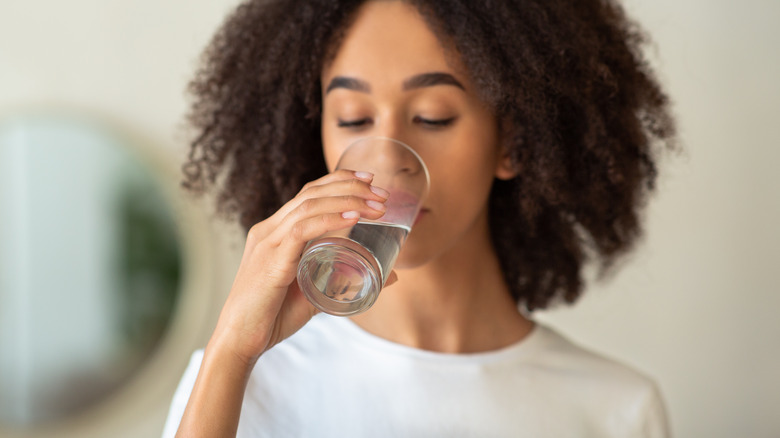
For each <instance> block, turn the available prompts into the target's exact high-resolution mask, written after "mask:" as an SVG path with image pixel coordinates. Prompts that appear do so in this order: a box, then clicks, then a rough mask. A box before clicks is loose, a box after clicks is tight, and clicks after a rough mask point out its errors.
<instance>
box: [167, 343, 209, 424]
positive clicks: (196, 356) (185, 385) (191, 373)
mask: <svg viewBox="0 0 780 438" xmlns="http://www.w3.org/2000/svg"><path fill="white" fill-rule="evenodd" d="M201 362H203V350H198V351H196V352H195V353H193V354H192V357H191V358H190V363H189V365H187V369H186V370H185V371H184V375H183V376H182V378H181V380H180V381H179V386H178V387H177V388H176V392H175V393H174V394H173V401H171V407H170V409H169V410H168V418H167V420H165V427H164V428H163V433H162V438H174V437H175V436H176V431H177V430H178V429H179V423H181V417H182V415H184V409H185V408H186V407H187V401H189V399H190V394H191V393H192V388H193V387H194V386H195V379H197V377H198V372H199V371H200V364H201Z"/></svg>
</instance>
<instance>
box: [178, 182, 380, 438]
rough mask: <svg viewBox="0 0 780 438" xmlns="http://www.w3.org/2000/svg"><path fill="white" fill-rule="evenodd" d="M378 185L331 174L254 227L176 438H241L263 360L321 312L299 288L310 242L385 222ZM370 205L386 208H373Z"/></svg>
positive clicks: (304, 189) (304, 190) (311, 185)
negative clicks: (247, 398) (251, 386)
mask: <svg viewBox="0 0 780 438" xmlns="http://www.w3.org/2000/svg"><path fill="white" fill-rule="evenodd" d="M372 178H373V176H372V175H370V174H363V173H356V172H351V171H347V170H340V171H336V172H334V173H332V174H329V175H326V176H324V177H322V178H320V179H318V180H316V181H313V182H311V183H309V184H307V185H306V186H304V188H303V189H302V190H301V192H300V193H299V194H298V195H297V196H296V197H295V198H293V199H292V200H291V201H290V202H288V203H287V204H285V205H284V206H283V207H282V208H281V209H279V211H277V212H276V213H275V214H274V215H273V216H271V217H270V218H268V219H266V220H265V221H263V222H260V223H258V224H256V225H255V226H253V227H252V229H251V230H250V231H249V234H248V235H247V242H246V245H245V248H244V255H243V256H242V259H241V264H240V266H239V268H238V272H237V274H236V278H235V280H234V282H233V286H232V288H231V290H230V294H229V295H228V299H227V301H226V302H225V305H224V307H223V308H222V312H221V313H220V316H219V320H218V322H217V327H216V328H215V330H214V333H213V334H212V336H211V339H210V340H209V343H208V345H207V346H206V350H205V353H204V355H203V361H202V364H201V367H200V371H199V372H198V377H197V378H196V380H195V385H194V387H193V389H192V393H191V395H190V398H189V401H188V402H187V407H186V409H185V410H184V415H183V416H182V419H181V423H180V424H179V429H178V432H177V434H176V436H177V437H187V438H191V437H234V436H235V435H236V430H237V428H238V420H239V415H240V413H241V405H242V402H243V398H244V391H245V390H246V385H247V381H248V379H249V375H250V373H251V372H252V369H253V367H254V365H255V363H257V360H258V359H259V358H260V355H261V354H263V353H264V352H265V351H267V350H268V349H269V348H271V347H273V346H274V345H276V344H277V343H279V342H281V341H282V340H284V339H285V338H287V337H288V336H290V335H292V334H293V333H295V332H296V331H297V330H298V329H300V328H301V327H302V326H303V325H304V324H306V322H308V321H309V320H310V319H311V317H312V316H313V315H314V314H315V313H316V310H315V308H314V306H312V305H311V304H310V303H309V302H308V300H306V298H305V296H304V295H303V293H302V292H301V290H300V288H299V287H298V284H297V282H296V281H295V276H296V272H297V267H298V262H299V260H300V257H301V253H302V252H303V249H304V247H305V245H306V243H307V242H308V241H309V240H311V239H314V238H316V237H318V236H321V235H322V234H325V233H326V232H329V231H335V230H338V229H343V228H346V227H350V226H352V225H354V224H355V223H357V221H358V219H359V218H360V217H364V218H369V219H378V218H379V217H381V216H382V214H384V205H383V203H384V201H386V200H387V195H386V192H384V191H383V190H381V189H379V190H377V188H375V187H373V186H371V185H370V183H371V180H372ZM367 201H378V202H380V203H382V204H380V205H381V207H379V208H378V209H375V208H371V207H370V206H369V205H368V204H367ZM373 205H375V206H376V205H377V204H373Z"/></svg>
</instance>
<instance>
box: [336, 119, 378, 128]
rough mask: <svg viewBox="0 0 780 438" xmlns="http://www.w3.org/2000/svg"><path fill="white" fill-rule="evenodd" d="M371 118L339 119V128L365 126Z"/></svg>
mask: <svg viewBox="0 0 780 438" xmlns="http://www.w3.org/2000/svg"><path fill="white" fill-rule="evenodd" d="M370 121H371V119H368V118H365V119H358V120H341V119H339V122H338V127H339V128H357V127H360V126H363V125H365V124H367V123H368V122H370Z"/></svg>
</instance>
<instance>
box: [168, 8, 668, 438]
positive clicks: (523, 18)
mask: <svg viewBox="0 0 780 438" xmlns="http://www.w3.org/2000/svg"><path fill="white" fill-rule="evenodd" d="M640 40H641V38H640V37H639V34H637V33H636V32H635V31H634V30H633V27H632V25H631V23H630V22H628V21H627V20H626V18H625V17H624V16H623V15H622V12H621V10H620V8H619V7H618V6H616V5H614V4H612V3H610V2H608V1H599V0H589V1H576V2H574V1H557V2H552V1H539V2H533V1H511V2H510V1H500V2H499V1H496V2H491V1H484V2H473V1H466V0H464V1H461V2H455V1H447V2H441V1H376V0H374V1H367V2H364V1H353V2H343V1H340V2H333V1H325V0H321V1H314V0H309V1H292V2H290V1H284V2H282V1H251V0H250V1H248V2H247V3H245V4H243V5H241V6H240V7H239V8H238V9H237V11H236V12H235V13H234V14H233V15H232V16H231V17H230V19H229V20H228V21H227V22H226V23H225V24H224V26H223V27H222V29H221V31H220V32H219V33H218V34H217V36H216V37H215V39H214V41H213V42H212V44H211V46H210V48H209V50H208V51H207V52H206V56H205V64H204V67H203V68H202V69H201V70H200V72H199V74H198V76H197V77H196V79H195V81H194V82H193V84H192V91H193V92H194V94H195V96H196V102H195V106H194V109H193V113H192V120H193V122H194V124H195V126H197V127H198V128H199V129H200V136H199V137H197V138H196V140H195V141H194V142H193V145H192V152H191V155H190V161H189V163H188V164H187V165H186V166H185V172H186V177H187V178H186V185H187V186H188V187H189V188H191V189H193V190H194V191H196V192H202V191H203V190H205V189H206V188H208V187H209V186H211V185H213V184H214V182H215V181H216V179H217V177H224V183H222V184H221V185H219V189H220V197H219V200H220V208H221V210H222V211H224V212H235V213H238V215H239V218H240V221H241V223H242V224H243V226H244V227H245V228H246V229H247V230H248V235H247V242H246V247H245V251H244V255H243V258H242V261H241V265H240V267H239V269H238V273H237V274H236V278H235V282H234V284H233V286H232V289H231V291H230V295H229V297H228V299H227V301H226V303H225V305H224V308H223V309H222V312H221V314H220V318H219V322H218V324H217V327H216V329H215V331H214V333H213V335H212V337H211V339H210V341H209V343H208V345H207V346H206V348H205V350H204V351H201V352H197V353H196V354H195V355H194V356H193V360H192V362H191V364H190V367H189V368H188V370H187V371H186V372H185V375H184V378H183V379H182V383H181V384H180V387H179V390H178V391H177V394H176V396H175V398H174V402H173V405H172V407H171V413H170V416H169V421H168V424H167V425H166V430H165V436H173V434H174V432H175V431H176V430H177V429H178V434H177V436H187V437H191V436H236V434H238V435H239V436H480V437H484V436H533V437H548V436H549V437H562V436H564V437H565V436H576V437H583V436H593V437H612V436H614V437H629V436H651V437H656V436H658V437H660V436H666V434H667V432H666V429H667V426H666V422H665V418H664V411H663V406H662V403H661V399H660V396H659V394H658V392H657V390H656V387H655V385H654V384H653V382H652V380H650V379H649V378H647V377H645V376H642V375H641V374H639V373H637V372H635V371H633V370H631V369H629V368H627V367H625V366H623V365H620V364H617V363H615V362H613V361H610V360H608V359H605V358H602V357H601V356H598V355H597V354H595V353H592V352H589V351H586V350H584V349H582V348H580V347H578V346H576V345H574V344H572V343H570V342H569V341H567V340H566V339H565V338H563V337H562V336H560V335H559V334H557V333H555V332H554V331H553V330H551V329H549V328H546V327H544V326H541V325H539V324H536V323H534V322H533V321H532V319H531V311H533V310H534V309H539V308H545V307H547V306H548V305H551V304H553V303H555V302H556V301H560V300H563V301H566V302H569V303H572V302H574V301H575V300H576V299H577V298H578V297H579V295H580V293H581V291H582V288H583V284H582V281H581V270H582V267H583V265H584V263H585V262H586V261H588V260H589V259H592V260H593V261H594V262H598V263H599V264H600V266H601V267H603V268H606V267H608V266H609V265H610V264H611V263H612V262H613V261H614V260H615V259H616V258H617V257H618V256H619V255H621V254H623V253H625V252H626V251H627V250H628V249H629V248H630V247H631V245H632V243H633V242H634V241H635V240H636V238H637V237H638V235H639V234H640V231H641V229H640V223H639V219H638V217H639V210H640V207H641V206H642V204H643V202H644V200H645V197H646V194H647V193H648V192H649V191H650V190H651V189H652V187H653V182H654V179H655V174H656V169H655V164H654V158H653V155H654V154H653V152H654V148H655V147H657V146H658V145H659V144H663V143H664V142H668V141H669V140H670V139H671V136H672V133H673V126H672V123H671V121H670V118H669V116H668V113H667V102H666V97H665V96H664V94H663V93H662V91H661V90H660V89H659V87H658V85H657V84H656V82H655V80H654V78H653V76H652V74H651V73H650V71H649V70H648V68H647V67H646V65H645V63H644V61H643V59H642V57H641V55H640V51H639V48H638V45H639V43H640V42H641V41H640ZM376 135H379V136H385V137H391V138H396V139H399V140H401V141H403V142H405V143H407V144H409V145H411V146H412V147H413V148H414V149H415V150H416V151H417V152H418V154H419V155H420V156H421V157H422V159H423V160H424V161H425V162H426V164H427V166H428V168H429V171H430V175H431V191H430V194H429V197H428V199H427V200H426V202H425V205H424V206H423V213H422V216H421V217H420V218H419V220H418V222H417V224H416V225H415V227H414V229H413V231H412V233H411V234H410V235H409V238H408V240H407V242H406V244H405V246H404V249H403V250H402V252H401V255H400V256H399V259H398V262H397V263H396V269H397V271H398V272H397V273H395V272H394V273H393V275H391V279H390V281H389V282H388V285H387V286H386V287H385V289H384V290H383V291H382V293H381V295H380V298H379V300H378V301H377V302H376V304H375V305H374V306H373V307H372V308H371V309H370V310H369V311H367V312H365V313H363V314H360V315H358V316H354V317H352V318H337V317H332V316H329V315H317V316H314V315H315V313H316V312H315V310H314V308H313V307H312V306H311V304H309V303H308V302H307V301H306V299H305V298H304V297H303V295H302V293H301V292H300V290H299V288H298V286H297V284H296V281H295V273H296V267H297V263H298V260H299V259H300V254H301V252H302V250H303V248H304V246H305V245H306V243H307V241H309V240H310V239H313V238H315V237H317V236H319V235H321V234H323V233H325V232H327V231H332V230H337V229H342V228H346V227H349V226H351V225H354V224H355V223H356V222H357V220H358V218H360V217H364V218H369V219H376V218H379V217H381V216H382V214H383V211H384V205H383V202H384V201H385V199H386V196H387V193H386V192H385V191H384V190H383V189H382V188H381V187H375V186H373V185H372V184H371V183H372V175H370V174H364V173H362V172H352V171H337V172H332V169H333V168H334V164H335V162H336V160H337V158H338V156H339V155H340V153H341V152H342V151H343V149H344V147H345V146H346V145H347V144H349V143H350V142H352V141H354V140H355V139H358V138H361V137H366V136H376ZM329 171H331V173H328V172H329ZM396 274H397V275H396ZM519 309H521V310H519ZM185 407H186V408H185Z"/></svg>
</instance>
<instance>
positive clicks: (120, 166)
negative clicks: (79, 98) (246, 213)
mask: <svg viewBox="0 0 780 438" xmlns="http://www.w3.org/2000/svg"><path fill="white" fill-rule="evenodd" d="M129 146H132V145H128V144H125V143H124V142H123V140H122V139H121V138H120V137H118V136H116V135H114V134H113V133H111V132H109V131H107V130H105V129H104V128H101V127H100V126H98V125H95V124H92V123H89V122H85V121H81V120H73V119H70V120H64V119H54V118H45V117H25V118H16V119H10V120H6V121H0V423H2V424H5V425H10V426H16V427H25V426H29V425H33V424H37V423H41V422H45V421H50V420H55V419H58V418H61V417H63V416H67V415H70V414H74V413H77V412H80V411H82V410H84V409H86V408H88V407H89V406H91V405H93V404H94V403H96V402H98V401H100V400H102V399H104V398H106V397H107V396H108V395H109V394H110V393H111V392H112V390H115V389H116V388H117V387H119V386H120V385H122V384H123V383H124V382H126V381H127V380H128V379H129V378H130V377H132V374H133V372H134V371H135V370H137V369H138V368H139V366H140V365H141V364H142V362H143V361H144V360H145V359H146V358H148V356H149V355H150V354H151V353H152V351H153V350H154V348H155V346H156V345H157V343H158V342H159V341H160V339H161V337H162V335H163V333H164V331H165V328H166V326H167V324H168V322H169V319H170V315H171V312H172V310H173V306H174V304H175V302H176V297H177V294H178V289H179V282H180V270H181V268H180V264H181V260H180V248H179V244H178V241H177V236H176V234H175V228H174V225H173V220H172V212H171V210H170V207H169V206H168V205H167V203H166V202H165V199H164V197H163V195H162V193H161V189H160V186H159V185H158V183H157V181H156V180H155V178H154V177H153V175H152V174H151V172H150V171H149V169H148V167H147V166H145V165H144V164H142V162H141V161H139V160H138V159H137V158H136V157H135V155H134V154H133V153H132V150H133V148H132V147H129Z"/></svg>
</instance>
